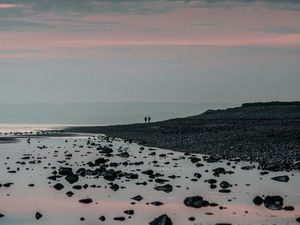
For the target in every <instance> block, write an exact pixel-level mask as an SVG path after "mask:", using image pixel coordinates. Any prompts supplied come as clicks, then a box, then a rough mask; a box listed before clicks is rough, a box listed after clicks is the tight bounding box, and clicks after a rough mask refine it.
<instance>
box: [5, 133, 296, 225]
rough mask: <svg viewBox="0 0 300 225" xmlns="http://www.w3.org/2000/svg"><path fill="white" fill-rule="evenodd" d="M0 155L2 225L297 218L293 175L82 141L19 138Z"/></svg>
mask: <svg viewBox="0 0 300 225" xmlns="http://www.w3.org/2000/svg"><path fill="white" fill-rule="evenodd" d="M0 152H1V160H0V169H1V171H2V172H1V174H0V184H1V185H0V186H1V187H0V202H1V205H0V215H2V217H1V218H0V223H1V224H5V225H21V224H22V225H25V224H45V225H52V224H64V225H69V224H70V225H71V224H72V225H76V224H131V225H141V224H154V225H155V224H161V225H163V224H180V225H185V224H213V225H215V224H296V223H297V221H296V220H297V218H298V217H299V216H300V198H299V197H300V193H299V190H300V173H299V171H291V172H267V171H263V170H260V169H258V166H257V164H256V163H249V162H244V161H239V160H234V161H227V160H218V159H215V158H213V157H210V156H207V155H202V154H189V153H182V152H175V151H171V150H166V149H158V148H151V147H146V146H142V145H138V144H135V143H130V142H125V141H123V140H121V139H116V138H109V137H104V136H95V137H92V136H90V135H86V136H71V137H70V136H65V137H38V136H37V137H35V138H30V141H28V138H19V142H14V143H4V144H1V145H0ZM276 196H277V197H276ZM274 198H275V199H274ZM162 221H164V223H162Z"/></svg>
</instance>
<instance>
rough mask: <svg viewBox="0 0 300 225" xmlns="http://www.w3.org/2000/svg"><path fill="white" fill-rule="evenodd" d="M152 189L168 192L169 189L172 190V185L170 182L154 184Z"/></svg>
mask: <svg viewBox="0 0 300 225" xmlns="http://www.w3.org/2000/svg"><path fill="white" fill-rule="evenodd" d="M154 189H155V190H157V191H164V192H166V193H170V192H171V191H173V187H172V185H170V184H166V185H163V186H156V187H154Z"/></svg>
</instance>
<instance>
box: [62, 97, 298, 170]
mask: <svg viewBox="0 0 300 225" xmlns="http://www.w3.org/2000/svg"><path fill="white" fill-rule="evenodd" d="M62 131H63V132H74V133H89V134H93V133H94V134H105V135H107V136H111V137H117V138H122V139H124V140H126V141H129V142H136V143H139V144H142V145H146V146H151V147H157V148H164V149H171V150H174V151H180V152H187V153H201V154H206V155H210V156H212V157H213V158H216V159H229V160H230V159H236V158H238V159H241V160H244V161H250V162H257V163H259V165H260V167H261V168H262V169H265V170H274V171H276V170H291V169H300V163H297V162H298V161H300V102H266V103H246V104H243V105H242V106H241V107H235V108H229V109H224V110H207V111H206V112H204V113H202V114H200V115H196V116H190V117H185V118H177V119H170V120H166V121H160V122H153V123H150V124H143V123H136V124H128V125H111V126H90V127H69V128H66V129H64V130H62Z"/></svg>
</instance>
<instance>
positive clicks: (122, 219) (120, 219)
mask: <svg viewBox="0 0 300 225" xmlns="http://www.w3.org/2000/svg"><path fill="white" fill-rule="evenodd" d="M114 220H116V221H124V220H125V217H124V216H119V217H114Z"/></svg>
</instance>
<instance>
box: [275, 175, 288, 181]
mask: <svg viewBox="0 0 300 225" xmlns="http://www.w3.org/2000/svg"><path fill="white" fill-rule="evenodd" d="M271 179H272V180H275V181H278V182H284V183H286V182H288V181H289V180H290V178H289V177H288V176H286V175H285V176H277V177H272V178H271Z"/></svg>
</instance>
